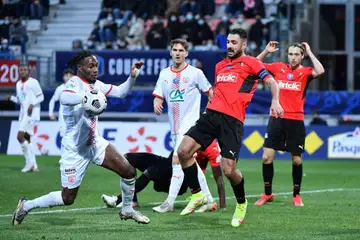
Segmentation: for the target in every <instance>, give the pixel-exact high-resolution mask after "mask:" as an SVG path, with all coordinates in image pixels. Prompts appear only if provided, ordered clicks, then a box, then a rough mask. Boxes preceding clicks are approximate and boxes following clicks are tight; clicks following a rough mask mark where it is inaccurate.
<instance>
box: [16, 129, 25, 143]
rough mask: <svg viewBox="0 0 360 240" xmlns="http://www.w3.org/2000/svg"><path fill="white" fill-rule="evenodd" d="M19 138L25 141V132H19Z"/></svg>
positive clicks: (21, 141)
mask: <svg viewBox="0 0 360 240" xmlns="http://www.w3.org/2000/svg"><path fill="white" fill-rule="evenodd" d="M17 140H18V141H19V142H20V143H23V142H24V141H25V136H24V133H23V132H18V134H17Z"/></svg>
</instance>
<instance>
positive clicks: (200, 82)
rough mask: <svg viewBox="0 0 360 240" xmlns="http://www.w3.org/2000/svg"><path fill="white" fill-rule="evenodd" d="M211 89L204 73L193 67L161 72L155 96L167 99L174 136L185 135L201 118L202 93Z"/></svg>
mask: <svg viewBox="0 0 360 240" xmlns="http://www.w3.org/2000/svg"><path fill="white" fill-rule="evenodd" d="M210 89H211V84H210V83H209V81H208V80H207V79H206V77H205V75H204V73H203V72H202V71H201V70H200V69H198V68H196V67H193V66H191V65H187V66H186V67H185V68H184V69H183V70H180V71H175V70H173V69H172V68H171V67H168V68H165V69H163V70H162V71H161V72H160V75H159V79H158V81H157V83H156V86H155V89H154V92H153V95H154V96H155V97H158V98H161V99H165V100H166V102H167V105H168V116H169V121H170V127H171V133H172V134H180V135H183V134H185V133H186V132H187V131H188V130H189V129H190V128H191V127H192V126H193V125H194V124H195V122H196V121H197V120H198V119H199V117H200V102H201V92H207V91H209V90H210Z"/></svg>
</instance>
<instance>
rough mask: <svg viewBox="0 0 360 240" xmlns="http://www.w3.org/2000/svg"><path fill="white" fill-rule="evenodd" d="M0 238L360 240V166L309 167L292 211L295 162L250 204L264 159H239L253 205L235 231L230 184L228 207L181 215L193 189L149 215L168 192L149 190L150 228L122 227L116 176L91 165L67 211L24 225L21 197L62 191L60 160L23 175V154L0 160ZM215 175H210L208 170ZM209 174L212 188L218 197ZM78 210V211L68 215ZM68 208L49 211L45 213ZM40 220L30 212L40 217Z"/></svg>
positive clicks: (259, 186) (280, 169)
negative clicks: (262, 201)
mask: <svg viewBox="0 0 360 240" xmlns="http://www.w3.org/2000/svg"><path fill="white" fill-rule="evenodd" d="M0 159H1V160H0V183H1V184H0V239H4V240H8V239H74V240H77V239H101V240H104V239H124V240H128V239H152V240H153V239H156V240H160V239H174V240H175V239H186V240H190V239H276V240H278V239H360V181H359V180H360V161H321V160H319V161H313V160H307V161H306V160H305V161H304V176H303V184H302V192H303V194H302V198H303V202H304V204H305V207H293V206H292V205H291V197H292V195H291V191H292V178H291V162H290V161H280V160H279V161H275V177H274V182H273V190H274V193H279V195H277V196H276V197H275V201H274V202H273V203H270V204H266V205H264V206H253V203H254V202H255V201H256V200H257V198H258V196H259V195H260V194H261V193H262V191H263V183H262V175H261V161H259V160H240V161H239V162H238V166H239V169H241V170H242V172H243V174H244V176H245V188H246V193H247V196H248V200H249V206H248V212H247V216H246V219H245V222H244V224H243V225H242V226H240V227H239V228H233V227H231V225H230V221H231V217H232V214H233V212H234V207H235V200H234V198H232V196H233V194H232V191H231V187H230V185H229V183H228V182H227V180H225V181H226V182H225V184H226V196H228V197H229V199H228V200H227V209H226V210H225V211H222V212H220V211H215V212H211V213H202V214H192V215H190V216H185V217H181V216H180V215H179V214H180V211H181V209H182V208H183V207H184V206H185V204H186V203H185V202H184V200H185V199H186V197H187V196H189V191H188V192H187V193H186V194H184V195H183V196H181V197H179V198H178V199H177V200H179V201H180V202H178V203H177V204H176V209H175V212H174V213H169V214H156V213H153V212H152V209H151V208H152V207H153V206H154V203H156V202H161V201H162V200H164V199H165V198H166V194H162V193H156V192H154V190H153V189H152V184H150V185H149V186H148V188H147V189H145V191H143V192H141V193H140V194H139V195H138V196H139V201H140V205H141V207H140V208H139V210H140V211H142V212H143V213H144V214H146V215H147V216H148V217H149V218H150V219H151V223H150V224H149V225H139V224H136V223H135V222H133V221H121V220H120V218H119V215H118V211H119V210H118V209H106V208H104V207H103V203H102V202H101V200H100V196H101V194H103V193H105V194H109V195H110V194H117V193H119V192H120V186H119V185H120V184H119V177H118V176H117V175H116V174H114V173H112V172H109V171H107V170H105V169H102V168H100V167H96V166H94V165H91V166H90V167H89V169H88V171H87V173H86V176H85V178H84V180H83V182H82V185H81V187H80V191H79V194H78V197H77V199H76V201H75V204H74V205H72V206H70V207H57V208H52V209H37V210H34V211H33V212H31V213H32V214H30V215H28V216H27V217H26V218H25V220H24V222H23V223H22V224H21V225H19V226H12V225H11V215H12V213H13V211H14V209H15V207H16V205H17V201H18V200H19V198H20V197H22V196H27V197H28V198H30V199H32V198H35V197H38V196H41V195H43V194H47V193H48V192H50V191H56V190H60V189H61V184H60V172H59V164H58V159H59V158H58V157H38V164H39V167H40V170H41V171H40V172H39V173H25V174H24V173H21V172H20V170H21V168H22V167H23V165H24V160H23V157H22V156H6V155H0ZM208 170H210V169H208ZM210 173H211V171H207V173H206V176H207V179H208V184H209V187H210V189H211V191H212V193H213V196H214V197H217V191H216V186H215V182H214V180H213V179H212V176H211V174H210ZM71 209H73V211H69V210H71ZM54 210H60V211H61V210H64V211H62V212H60V211H57V212H52V213H47V212H45V211H54ZM39 211H40V212H41V213H40V214H33V213H36V212H39Z"/></svg>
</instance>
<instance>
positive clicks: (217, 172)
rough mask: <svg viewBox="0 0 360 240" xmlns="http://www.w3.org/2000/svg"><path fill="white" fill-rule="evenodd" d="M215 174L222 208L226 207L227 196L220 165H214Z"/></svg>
mask: <svg viewBox="0 0 360 240" xmlns="http://www.w3.org/2000/svg"><path fill="white" fill-rule="evenodd" d="M211 169H212V172H213V176H214V179H215V182H216V186H217V190H218V194H219V200H220V208H222V209H223V208H226V198H225V183H224V178H223V175H222V170H221V167H220V166H217V167H212V168H211Z"/></svg>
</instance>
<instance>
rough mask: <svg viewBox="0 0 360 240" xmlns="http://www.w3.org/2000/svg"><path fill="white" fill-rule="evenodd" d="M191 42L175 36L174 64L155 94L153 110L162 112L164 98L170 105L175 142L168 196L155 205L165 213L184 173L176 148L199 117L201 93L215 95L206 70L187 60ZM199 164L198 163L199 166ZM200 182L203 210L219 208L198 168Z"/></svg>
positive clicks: (157, 85) (173, 46) (161, 77)
mask: <svg viewBox="0 0 360 240" xmlns="http://www.w3.org/2000/svg"><path fill="white" fill-rule="evenodd" d="M188 48H189V44H188V43H187V42H186V40H184V39H174V40H172V41H171V43H170V55H171V57H172V59H173V65H172V66H170V67H167V68H165V69H163V70H162V71H161V72H160V75H159V78H158V81H157V83H156V86H155V89H154V92H153V96H154V97H155V99H154V111H155V113H156V114H161V113H162V109H163V106H162V104H163V101H164V99H165V100H166V102H167V105H168V116H169V121H170V128H171V134H172V139H173V142H174V155H173V159H172V160H173V162H172V163H173V165H172V167H173V173H172V178H171V182H170V188H169V195H168V197H167V199H166V200H165V202H164V203H162V204H161V205H160V206H157V207H154V208H153V210H154V211H155V212H159V213H164V212H172V211H173V210H174V207H173V206H174V202H175V199H176V197H177V195H178V192H179V190H180V187H181V184H182V182H183V180H184V172H183V171H182V169H181V166H180V163H179V158H178V156H177V149H178V147H179V145H180V143H181V140H182V139H183V137H184V134H185V133H186V132H187V131H188V130H189V129H190V127H192V126H193V125H194V124H195V122H196V121H197V120H198V119H199V117H200V102H201V92H203V93H205V94H206V95H207V96H208V99H209V100H210V99H211V97H212V95H213V90H212V86H211V84H210V83H209V81H208V80H207V79H206V77H205V75H204V73H203V72H202V71H201V70H200V69H198V68H196V67H193V66H191V65H188V64H187V63H186V61H185V60H186V57H187V56H188ZM198 167H199V166H198ZM198 173H199V174H198V178H199V182H201V186H202V187H204V188H205V189H207V190H205V191H206V197H207V203H206V204H204V205H203V206H202V207H201V209H199V210H200V211H201V212H205V211H212V210H215V209H216V208H217V205H216V202H215V201H214V199H213V197H212V196H211V193H210V191H209V188H208V186H207V183H206V178H205V175H204V173H203V172H202V171H201V169H200V167H199V171H198ZM194 210H195V209H194Z"/></svg>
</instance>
